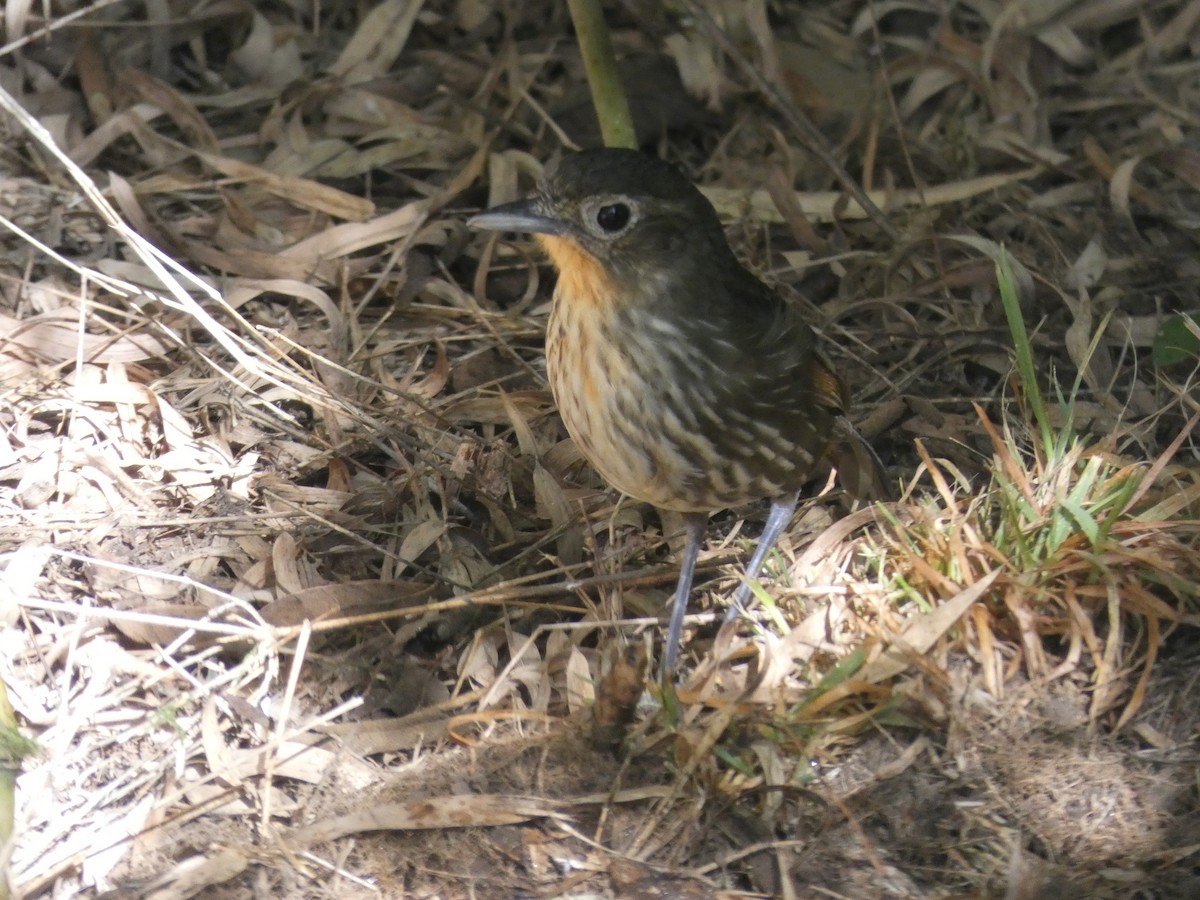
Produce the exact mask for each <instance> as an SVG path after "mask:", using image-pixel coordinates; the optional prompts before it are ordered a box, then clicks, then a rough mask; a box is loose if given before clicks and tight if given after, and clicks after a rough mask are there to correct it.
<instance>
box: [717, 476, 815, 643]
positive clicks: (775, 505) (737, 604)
mask: <svg viewBox="0 0 1200 900" xmlns="http://www.w3.org/2000/svg"><path fill="white" fill-rule="evenodd" d="M798 502H800V492H799V491H797V492H796V493H794V494H788V495H787V496H786V497H776V498H775V499H774V500H772V501H771V513H770V515H768V516H767V526H766V527H765V528H764V529H763V533H762V537H760V538H759V539H758V546H757V547H755V548H754V556H753V557H751V559H750V565H749V566H747V567H746V580H745V581H743V582H742V583H741V584H740V585H738V589H737V593H736V594H734V595H733V603H732V604H731V605H730V607H729V611H728V612H726V613H725V621H726V622H732V621H733V620H734V619H736V618H737V617H738V616H739V615H741V614H742V613H743V612H745V610H746V604H747V603H749V602H750V582H751V581H753V580H755V579H756V578H758V573H759V572H760V571H762V566H763V563H764V562H766V559H767V554H768V553H770V552H771V548H772V547H774V546H775V542H776V541H777V540H779V535H781V534H783V529H785V528H787V524H788V522H790V521H791V520H792V515H793V514H794V513H795V512H796V504H797V503H798Z"/></svg>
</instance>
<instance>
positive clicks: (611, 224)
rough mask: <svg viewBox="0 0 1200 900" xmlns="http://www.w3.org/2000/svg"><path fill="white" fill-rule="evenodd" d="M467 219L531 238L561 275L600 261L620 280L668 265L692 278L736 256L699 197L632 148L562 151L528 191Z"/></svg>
mask: <svg viewBox="0 0 1200 900" xmlns="http://www.w3.org/2000/svg"><path fill="white" fill-rule="evenodd" d="M468 224H469V225H471V226H473V227H475V228H484V229H488V230H490V231H514V232H521V233H525V234H533V235H535V236H537V238H538V239H539V241H540V243H541V244H542V246H543V247H544V248H545V249H546V252H547V253H548V254H549V256H550V258H551V260H552V261H553V262H554V264H555V266H556V267H557V268H558V270H559V272H560V273H562V274H563V275H569V274H570V272H571V269H572V267H575V266H578V265H588V264H591V265H595V264H597V263H598V264H599V265H600V267H601V268H602V269H603V271H604V273H605V275H606V276H607V277H608V278H609V279H613V280H616V281H618V282H625V283H632V282H635V281H637V280H638V279H644V278H646V277H647V276H650V275H655V276H661V274H662V273H663V272H668V271H669V272H672V273H676V274H678V275H679V276H681V277H683V278H689V277H692V278H698V277H704V274H705V272H706V271H708V270H709V268H710V267H712V266H723V265H728V264H730V262H731V261H732V260H733V259H734V257H733V253H732V251H731V250H730V249H729V245H728V243H726V241H725V234H724V231H723V230H722V228H721V223H720V220H719V219H718V218H717V213H716V210H714V209H713V207H712V204H711V203H709V202H708V200H707V199H706V198H705V197H704V195H703V194H701V193H700V191H698V190H697V189H696V188H695V186H694V185H692V183H691V182H690V181H688V180H687V178H686V177H684V175H683V174H682V173H681V172H680V171H679V170H678V169H676V168H675V167H674V166H672V165H670V164H669V163H666V162H663V161H662V160H660V159H656V158H654V157H651V156H647V155H645V154H643V153H639V152H638V151H636V150H621V149H614V148H607V149H603V150H585V151H583V152H582V153H574V154H571V155H569V156H566V157H564V158H563V159H562V161H561V162H560V163H559V164H558V165H557V166H555V167H551V168H549V169H548V170H547V172H546V175H545V177H544V178H543V179H542V180H541V182H540V183H539V184H538V187H537V189H536V190H535V191H534V193H533V194H532V195H531V196H530V197H528V198H527V199H525V200H519V201H517V202H516V203H506V204H504V205H503V206H497V207H495V208H493V209H490V210H488V211H487V212H483V213H480V214H479V215H477V216H475V217H474V218H472V219H471V220H470V221H469V222H468Z"/></svg>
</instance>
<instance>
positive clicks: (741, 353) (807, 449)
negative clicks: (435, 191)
mask: <svg viewBox="0 0 1200 900" xmlns="http://www.w3.org/2000/svg"><path fill="white" fill-rule="evenodd" d="M468 225H470V226H472V227H474V228H478V229H483V230H488V231H499V232H515V233H522V234H530V235H533V236H534V238H535V239H536V240H537V242H538V243H539V244H540V245H541V247H542V249H543V250H544V251H545V253H546V255H547V256H548V257H549V258H550V261H551V263H552V264H553V266H554V268H555V269H557V271H558V281H557V284H556V286H555V288H554V293H553V297H552V301H551V308H550V316H549V319H548V322H547V327H546V372H547V379H548V381H549V384H550V389H551V393H552V394H553V396H554V400H555V403H556V405H557V407H558V410H559V413H560V414H561V416H562V420H563V423H564V424H565V426H566V429H567V432H568V434H570V436H571V438H572V439H573V440H574V442H575V444H576V445H577V446H578V447H579V449H580V451H581V452H582V454H583V456H584V457H585V458H586V459H587V460H588V462H589V463H591V465H592V466H593V467H594V468H595V469H596V470H597V471H598V472H599V473H600V475H601V476H603V478H604V479H605V480H606V481H607V482H608V483H609V484H610V485H611V486H612V487H614V488H616V489H617V490H618V491H620V492H621V493H623V494H626V495H628V496H630V497H632V498H634V499H636V500H639V501H642V502H647V503H651V504H653V505H655V506H657V507H659V508H660V509H663V510H668V511H673V512H677V513H680V514H682V517H683V522H684V528H685V538H686V539H685V543H684V550H683V555H682V558H681V562H680V574H679V579H678V582H677V584H676V588H675V593H674V598H673V600H672V608H671V617H670V621H669V625H668V628H667V636H666V641H665V645H664V651H663V661H662V667H661V670H660V676H661V678H662V680H663V682H664V683H665V682H667V681H668V680H669V679H670V678H671V677H672V676H673V673H674V669H675V666H676V662H677V659H678V653H679V649H680V642H681V637H682V629H683V619H684V613H685V610H686V609H687V605H688V599H689V595H690V593H691V589H692V582H693V579H694V576H695V566H696V559H697V556H698V554H699V550H700V544H701V542H702V540H703V538H704V535H705V531H706V528H707V521H708V517H709V515H710V514H712V513H713V512H715V511H718V510H721V509H726V508H729V507H736V506H742V505H744V504H747V503H750V502H752V501H758V500H763V499H769V500H770V502H771V506H770V512H769V514H768V516H767V522H766V525H765V527H764V529H763V532H762V535H761V537H760V538H759V541H758V545H757V547H756V548H755V552H754V554H753V556H752V558H751V560H750V564H749V566H748V567H747V578H746V579H744V580H743V581H742V583H741V585H740V586H739V587H738V590H737V592H736V593H735V596H734V598H733V602H732V604H731V605H730V607H729V612H728V615H727V616H726V621H732V620H733V619H735V618H736V617H737V615H738V613H739V612H742V611H744V609H745V607H746V605H747V603H748V601H749V600H750V596H751V587H750V579H756V578H757V577H758V573H759V571H760V570H761V569H762V566H763V563H764V561H765V559H766V556H767V554H768V553H769V552H770V550H771V548H772V547H773V546H774V545H775V543H776V542H777V540H778V538H779V536H780V534H781V533H782V531H783V530H784V529H785V528H786V526H787V524H788V522H789V521H790V520H791V518H792V515H793V513H794V512H795V510H796V506H797V503H798V501H799V498H800V494H801V489H802V488H803V486H804V485H805V483H806V482H807V481H808V480H809V479H810V477H811V476H812V474H813V470H814V468H816V467H817V465H818V462H819V461H820V460H821V459H822V457H824V456H826V455H827V454H829V453H830V452H831V449H832V447H833V445H834V443H835V440H836V439H838V437H839V435H840V436H841V437H845V436H847V435H850V436H851V437H852V438H856V439H857V440H858V441H860V442H861V443H862V444H863V447H864V448H865V453H864V452H856V453H855V454H853V456H855V457H856V458H858V459H860V460H861V459H862V458H864V457H865V458H866V459H868V460H869V461H870V462H869V463H868V465H869V466H871V467H875V466H879V462H878V457H877V456H875V455H874V452H873V451H872V450H871V449H870V447H869V445H866V444H865V441H863V439H862V438H861V437H859V436H858V435H857V432H854V430H853V427H852V426H850V425H849V421H848V419H846V416H845V413H846V409H847V406H848V402H849V399H848V394H847V390H846V387H845V385H844V383H843V381H842V379H841V378H840V377H839V376H838V374H837V373H836V372H835V371H834V369H833V367H832V366H831V364H830V363H829V362H828V361H827V359H826V358H825V356H824V355H823V354H822V353H821V352H820V349H819V347H818V343H817V337H816V334H815V333H814V331H813V328H812V327H811V325H810V324H809V323H808V322H807V321H806V320H805V318H804V316H803V315H802V313H801V311H800V310H799V309H798V308H797V307H796V306H795V305H793V304H791V303H788V302H786V301H785V300H784V299H783V298H782V297H781V296H780V295H779V294H778V293H777V292H776V291H774V290H772V289H771V288H770V287H768V286H767V285H766V284H764V283H763V282H762V281H761V280H760V279H759V278H758V277H757V276H756V275H755V274H754V273H753V272H751V271H750V270H749V269H747V268H746V267H745V266H744V265H743V264H742V263H741V261H740V260H739V259H738V258H737V256H736V254H735V253H734V252H733V250H732V249H731V248H730V245H729V242H728V241H727V239H726V237H725V231H724V228H723V227H722V225H721V221H720V219H719V218H718V215H717V212H716V210H715V209H714V208H713V206H712V204H711V203H710V202H709V201H708V199H707V198H706V197H705V196H704V195H703V194H702V193H701V192H700V190H699V189H698V188H697V187H696V186H695V185H694V184H693V183H692V182H691V181H690V180H689V179H688V178H687V177H686V176H685V175H684V174H683V173H682V172H681V171H680V170H679V169H677V168H676V167H675V166H674V165H672V164H670V163H668V162H666V161H664V160H661V159H659V158H657V157H654V156H650V155H649V154H645V153H642V152H640V151H637V150H630V149H620V148H602V149H593V150H583V151H579V152H574V153H568V154H565V155H563V156H562V157H561V158H560V159H559V160H558V162H557V164H552V165H550V166H547V167H546V169H545V172H544V175H543V176H542V178H541V179H540V180H539V181H538V184H537V186H536V188H535V189H534V191H533V192H532V193H531V194H530V195H529V196H528V197H526V198H525V199H523V200H518V201H516V202H513V203H507V204H503V205H500V206H496V207H494V208H492V209H490V210H486V211H484V212H482V213H479V214H477V215H475V216H473V217H472V218H471V219H469V221H468ZM858 449H859V450H862V449H863V448H858Z"/></svg>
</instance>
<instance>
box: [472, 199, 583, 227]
mask: <svg viewBox="0 0 1200 900" xmlns="http://www.w3.org/2000/svg"><path fill="white" fill-rule="evenodd" d="M467 224H468V225H470V226H471V227H472V228H482V229H484V230H486V231H516V232H520V233H521V234H562V233H563V232H565V231H566V230H567V229H566V225H565V224H564V223H563V222H562V221H560V220H558V219H552V218H550V217H549V216H544V215H542V214H541V213H539V212H538V211H537V209H536V208H535V206H534V201H532V200H518V201H517V202H516V203H505V204H503V205H502V206H497V207H494V208H492V209H489V210H488V211H487V212H481V213H480V214H479V215H477V216H472V217H471V218H469V219H468V220H467Z"/></svg>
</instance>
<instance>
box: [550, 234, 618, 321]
mask: <svg viewBox="0 0 1200 900" xmlns="http://www.w3.org/2000/svg"><path fill="white" fill-rule="evenodd" d="M537 239H538V243H540V244H541V245H542V249H543V250H545V251H546V255H547V256H549V257H550V261H551V262H552V263H554V268H556V269H557V270H558V288H557V289H556V291H555V296H556V297H558V298H560V299H561V300H563V301H565V302H567V303H570V304H572V305H575V306H578V307H579V308H580V311H582V310H583V309H588V310H591V311H593V312H598V313H599V312H608V311H610V310H611V309H612V307H613V306H614V305H615V301H616V296H615V292H614V290H613V283H612V279H611V278H609V276H608V273H607V272H605V271H604V265H603V264H602V263H601V262H600V260H598V259H596V257H594V256H592V255H591V254H590V253H588V252H587V251H586V250H584V249H583V248H582V247H580V246H579V245H578V244H576V243H575V242H574V241H572V240H570V239H569V238H563V237H557V236H555V235H550V234H539V235H537Z"/></svg>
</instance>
